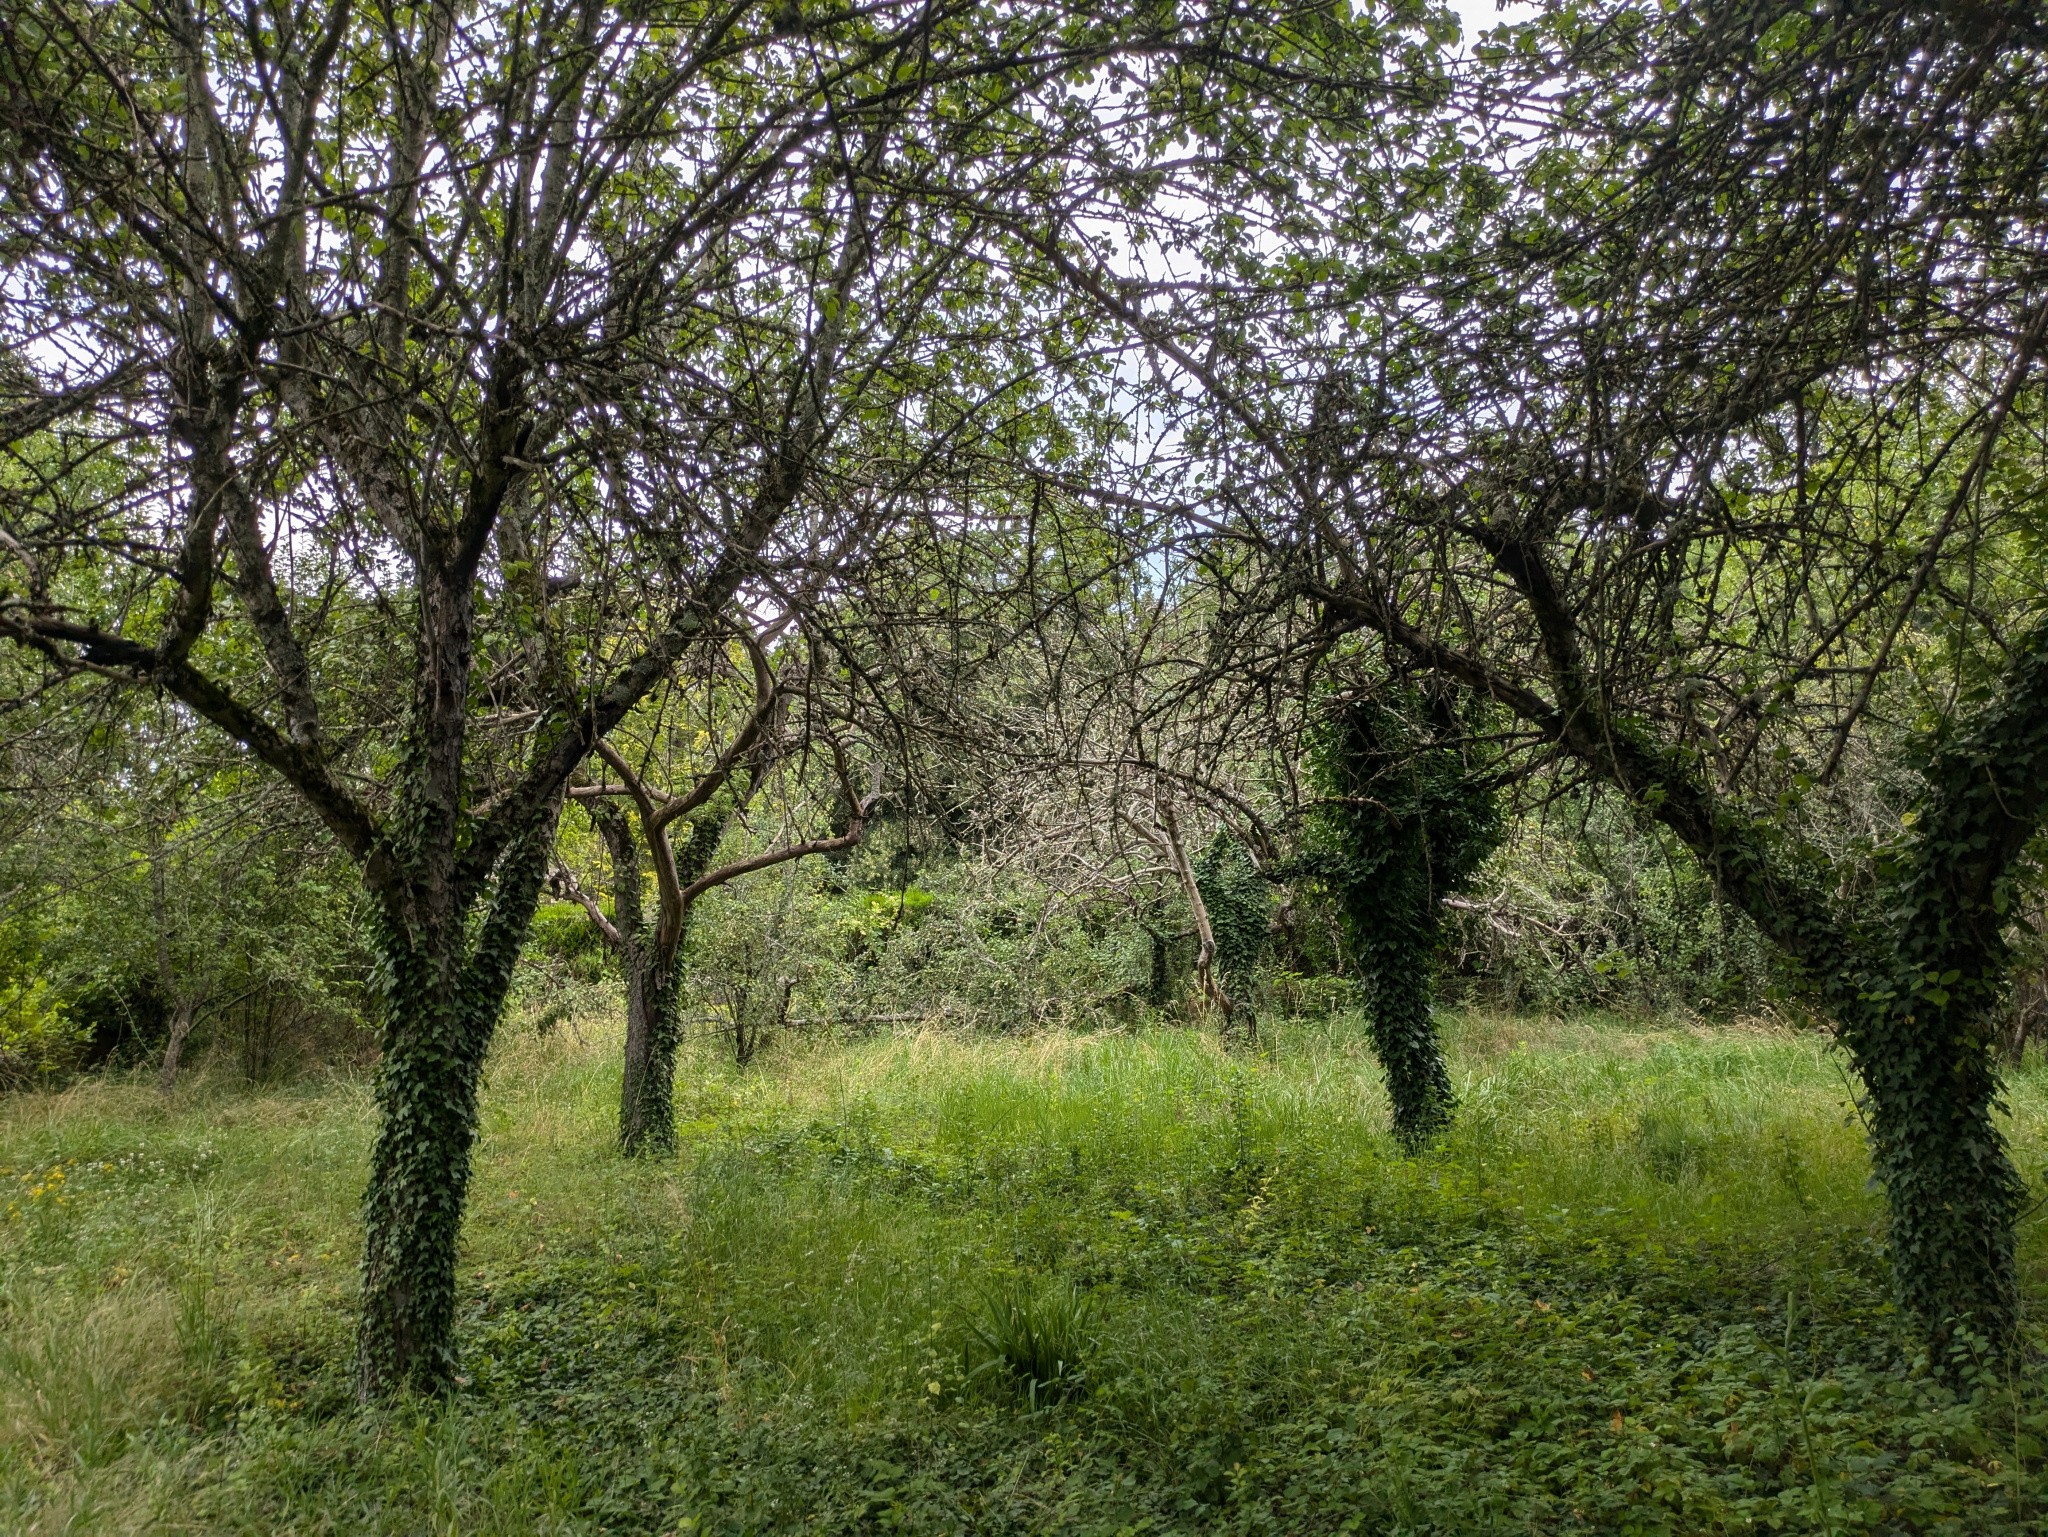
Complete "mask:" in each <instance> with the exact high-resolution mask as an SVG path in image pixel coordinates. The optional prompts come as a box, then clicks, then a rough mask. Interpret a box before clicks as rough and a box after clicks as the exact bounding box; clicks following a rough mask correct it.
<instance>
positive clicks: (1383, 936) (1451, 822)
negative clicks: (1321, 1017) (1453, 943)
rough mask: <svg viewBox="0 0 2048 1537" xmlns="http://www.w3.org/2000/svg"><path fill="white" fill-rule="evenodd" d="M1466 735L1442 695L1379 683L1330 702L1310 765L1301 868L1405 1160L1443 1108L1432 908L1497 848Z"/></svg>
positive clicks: (1497, 834)
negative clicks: (1316, 889) (1369, 1047)
mask: <svg viewBox="0 0 2048 1537" xmlns="http://www.w3.org/2000/svg"><path fill="white" fill-rule="evenodd" d="M1471 724H1472V722H1471V721H1468V720H1465V719H1461V718H1460V717H1459V715H1458V713H1457V711H1456V710H1455V708H1454V707H1453V705H1452V703H1451V701H1450V700H1449V698H1447V697H1446V696H1444V695H1441V694H1426V693H1424V692H1423V691H1422V690H1421V689H1419V688H1417V687H1415V686H1413V685H1412V684H1402V683H1397V684H1387V685H1384V686H1382V687H1381V688H1379V689H1377V690H1375V691H1373V692H1371V693H1366V694H1358V695H1352V696H1348V697H1333V698H1332V699H1331V700H1330V701H1329V702H1328V705H1327V708H1326V710H1325V713H1324V717H1323V720H1322V724H1321V726H1320V728H1319V732H1318V737H1317V740H1316V742H1315V743H1314V747H1313V750H1312V753H1311V769H1312V776H1313V782H1314V784H1315V786H1316V789H1317V790H1318V791H1319V792H1320V795H1321V799H1320V800H1319V801H1318V802H1317V803H1316V805H1315V806H1314V808H1313V809H1312V811H1311V813H1310V815H1309V817H1308V819H1307V822H1306V826H1305V828H1304V835H1303V849H1302V859H1301V864H1302V868H1303V870H1304V871H1305V872H1306V873H1307V874H1309V875H1311V876H1312V877H1314V878H1315V879H1316V880H1318V881H1319V882H1320V883H1321V884H1322V885H1323V886H1324V887H1325V889H1326V890H1327V891H1328V892H1329V893H1330V895H1331V897H1332V898H1333V899H1334V900H1335V902H1336V904H1337V907H1338V910H1339V911H1340V912H1341V913H1342V915H1343V920H1344V930H1345V938H1346V941H1347V945H1348V947H1349V949H1350V952H1351V957H1352V959H1353V961H1354V962H1355V964H1356V965H1357V967H1358V969H1359V971H1360V973H1361V974H1362V976H1363V979H1364V981H1365V984H1366V995H1367V1003H1368V1010H1369V1017H1370V1020H1371V1029H1372V1043H1373V1050H1374V1051H1375V1052H1376V1053H1377V1054H1378V1056H1379V1059H1380V1063H1381V1065H1382V1066H1383V1067H1384V1068H1385V1069H1386V1074H1387V1093H1388V1096H1389V1098H1390V1099H1391V1100H1392V1101H1393V1110H1394V1134H1395V1136H1396V1137H1397V1138H1398V1139H1399V1140H1400V1142H1401V1144H1402V1145H1403V1146H1404V1147H1406V1148H1409V1149H1410V1150H1413V1149H1417V1148H1420V1147H1421V1146H1422V1145H1423V1144H1425V1143H1426V1142H1428V1140H1429V1139H1430V1138H1431V1137H1433V1136H1434V1135H1436V1134H1437V1133H1438V1132H1439V1131H1441V1130H1442V1129H1443V1128H1444V1127H1445V1126H1446V1125H1448V1124H1449V1121H1450V1116H1451V1109H1452V1106H1453V1104H1454V1102H1455V1100H1454V1096H1453V1094H1452V1092H1451V1079H1450V1073H1449V1071H1448V1070H1447V1069H1446V1067H1445V1065H1444V1057H1443V1049H1442V1047H1441V1046H1440V1045H1439V1044H1438V1042H1437V1034H1436V1025H1435V1021H1434V1019H1433V1018H1432V1016H1431V995H1432V991H1433V989H1432V982H1431V972H1432V970H1433V967H1434V964H1435V958H1436V948H1437V940H1438V936H1439V932H1440V929H1441V915H1442V911H1443V899H1444V898H1445V897H1447V896H1450V895H1452V894H1453V893H1455V892H1458V891H1461V890H1463V889H1464V888H1465V886H1466V885H1467V883H1468V882H1470V880H1471V879H1472V877H1473V875H1474V874H1475V873H1476V872H1477V871H1478V869H1479V866H1480V865H1481V864H1482V863H1484V862H1485V860H1486V857H1487V856H1488V855H1489V854H1491V853H1492V852H1493V850H1494V849H1495V848H1496V847H1498V845H1499V843H1500V839H1501V836H1502V823H1501V813H1500V805H1499V798H1498V796H1497V794H1496V793H1495V791H1494V789H1493V788H1492V787H1491V785H1490V784H1489V783H1488V781H1487V779H1486V777H1485V767H1486V765H1485V764H1484V763H1483V762H1481V761H1479V760H1478V755H1477V754H1476V752H1475V750H1474V749H1473V747H1472V739H1473V733H1472V731H1471V729H1470V726H1471Z"/></svg>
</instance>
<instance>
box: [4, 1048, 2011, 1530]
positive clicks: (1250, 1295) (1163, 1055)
mask: <svg viewBox="0 0 2048 1537" xmlns="http://www.w3.org/2000/svg"><path fill="white" fill-rule="evenodd" d="M1455 1035H1456V1056H1455V1060H1456V1066H1457V1076H1458V1079H1459V1082H1460V1092H1461V1094H1462V1098H1463V1106H1462V1110H1461V1114H1460V1118H1459V1122H1458V1126H1457V1129H1456V1131H1455V1133H1454V1134H1453V1135H1452V1137H1451V1138H1450V1140H1449V1142H1448V1143H1447V1145H1446V1146H1445V1147H1444V1148H1443V1149H1442V1150H1441V1151H1440V1152H1439V1153H1436V1154H1434V1155H1432V1156H1429V1157H1426V1158H1423V1159H1419V1160H1407V1159H1402V1158H1400V1157H1399V1156H1397V1155H1396V1153H1395V1152H1394V1150H1393V1148H1392V1146H1391V1143H1390V1140H1389V1138H1388V1136H1387V1134H1386V1125H1385V1113H1384V1109H1383V1098H1382V1092H1381V1089H1380V1085H1379V1082H1378V1075H1377V1073H1376V1072H1375V1070H1374V1069H1373V1067H1372V1065H1371V1060H1370V1057H1369V1055H1368V1054H1367V1053H1366V1052H1365V1051H1364V1049H1363V1045H1362V1042H1361V1040H1360V1037H1359V1034H1358V1031H1357V1029H1356V1027H1355V1025H1351V1024H1347V1023H1345V1022H1342V1021H1339V1022H1336V1023H1331V1024H1327V1025H1307V1024H1301V1025H1289V1026H1282V1027H1281V1028H1280V1029H1279V1030H1278V1032H1277V1035H1276V1039H1275V1040H1274V1041H1273V1043H1272V1047H1271V1050H1270V1052H1269V1053H1267V1054H1266V1055H1264V1056H1262V1057H1260V1058H1258V1059H1247V1058H1243V1057H1232V1056H1229V1055H1226V1054H1225V1053H1223V1052H1221V1051H1220V1050H1218V1049H1217V1047H1216V1046H1215V1045H1214V1044H1213V1042H1211V1041H1210V1040H1208V1039H1206V1038H1203V1037H1201V1036H1198V1035H1195V1034H1192V1033H1188V1032H1176V1031H1165V1030H1161V1031H1155V1032H1142V1033H1134V1034H1108V1035H1096V1036H1078V1035H1063V1034H1049V1035H1043V1036H1038V1037H1033V1038H1026V1039H1012V1040H1002V1041H990V1040H987V1039H969V1038H963V1037H953V1036H945V1035H937V1034H908V1035H900V1036H894V1037H888V1038H883V1039H877V1040H873V1041H869V1042H865V1043H859V1044H853V1045H832V1046H827V1045H818V1046H815V1047H810V1048H802V1049H799V1048H790V1049H787V1050H785V1051H784V1052H783V1053H782V1054H781V1055H780V1056H771V1057H769V1058H765V1059H763V1060H762V1061H760V1062H757V1063H756V1064H755V1066H754V1067H753V1068H751V1069H749V1070H748V1072H746V1073H745V1074H744V1075H742V1074H737V1073H735V1072H734V1071H733V1070H731V1069H730V1068H728V1067H726V1066H725V1065H723V1064H722V1063H720V1062H718V1061H716V1060H714V1059H713V1058H711V1057H709V1056H708V1055H707V1056H705V1057H702V1058H700V1059H698V1060H695V1061H693V1062H691V1063H690V1064H688V1066H687V1068H686V1072H685V1088H684V1094H683V1110H682V1116H683V1121H684V1126H683V1137H684V1144H685V1153H684V1156H683V1157H682V1158H681V1159H680V1160H679V1161H678V1162H676V1163H674V1164H671V1165H659V1166H653V1167H647V1166H632V1165H626V1164H623V1163H621V1161H620V1160H619V1159H618V1158H617V1157H616V1155H615V1154H614V1153H613V1152H612V1150H611V1136H612V1108H613V1095H614V1089H615V1084H614V1064H615V1051H616V1043H615V1042H614V1041H613V1040H612V1039H611V1038H610V1037H609V1035H608V1034H606V1033H605V1032H603V1031H602V1030H600V1029H596V1028H594V1027H593V1023H592V1022H590V1021H584V1022H583V1023H582V1027H581V1034H580V1035H579V1034H576V1033H573V1032H563V1033H558V1034H556V1035H555V1036H553V1037H551V1038H549V1039H546V1040H541V1039H536V1038H534V1037H532V1036H530V1035H527V1036H517V1037H514V1036H508V1037H507V1039H506V1041H505V1042H504V1044H503V1046H502V1048H501V1050H500V1051H499V1053H498V1055H497V1058H496V1060H495V1061H494V1063H493V1066H492V1071H491V1080H490V1088H489V1093H488V1097H487V1105H486V1116H485V1131H484V1137H483V1142H482V1146H481V1149H480V1153H479V1158H478V1165H477V1173H476V1184H475V1189H474V1191H473V1197H472V1206H471V1212H472V1215H471V1219H470V1222H469V1226H468V1229H467V1251H466V1255H465V1261H464V1271H463V1283H464V1289H465V1290H464V1302H465V1314H464V1324H463V1334H462V1346H463V1351H464V1370H465V1372H466V1374H467V1381H466V1385H465V1387H464V1388H463V1390H462V1392H461V1393H460V1394H459V1395H458V1396H457V1397H456V1398H455V1399H454V1401H453V1402H451V1403H449V1404H447V1405H445V1406H442V1405H418V1404H414V1405H405V1406H400V1407H397V1408H393V1409H387V1410H382V1411H378V1412H374V1413H363V1412H360V1411H358V1410H357V1409H356V1408H355V1407H354V1406H353V1404H352V1403H351V1402H350V1399H349V1394H348V1354H349V1345H350V1332H349V1331H350V1307H351V1297H352V1292H353V1284H354V1283H353V1274H354V1260H355V1253H356V1244H357V1237H356V1231H355V1227H354V1216H355V1198H356V1195H357V1192H358V1189H359V1186H360V1182H361V1179H362V1170H363V1164H364V1157H365V1152H366V1149H367V1145H368V1139H369V1134H370V1129H371V1114H370V1106H369V1101H368V1095H367V1092H366V1090H365V1088H364V1086H363V1085H361V1084H359V1083H353V1082H347V1081H337V1082H333V1083H329V1084H324V1085H320V1086H317V1087H308V1088H305V1089H303V1090H300V1091H298V1092H293V1093H266V1094H251V1093H246V1092H238V1091H235V1090H232V1089H230V1088H227V1087H224V1086H215V1085H207V1084H203V1083H202V1084H199V1085H196V1086H194V1087H193V1088H191V1089H189V1090H187V1091H184V1092H182V1093H181V1094H180V1096H179V1097H178V1098H176V1099H175V1100H173V1101H172V1102H170V1103H169V1104H168V1105H165V1104H162V1103H160V1102H159V1101H158V1099H157V1097H156V1095H155V1094H154V1092H153V1091H152V1090H150V1089H148V1088H146V1087H144V1086H141V1085H120V1084H98V1085H86V1086H82V1087H79V1088H76V1089H73V1090H71V1091H69V1092H68V1093H65V1094H62V1095H58V1096H46V1097H18V1098H14V1099H11V1100H8V1101H6V1102H5V1104H4V1106H0V1167H4V1169H5V1171H6V1172H5V1173H4V1174H0V1192H4V1193H0V1208H4V1209H5V1211H6V1220H5V1223H4V1226H0V1530H4V1531H6V1532H9V1533H13V1532H21V1533H36V1532H60V1531H61V1532H92V1531H135V1532H152V1533H156V1532H185V1531H192V1532H199V1531H205V1532H214V1531H233V1532H251V1533H271V1532H358V1531H374V1532H391V1533H408V1534H410V1533H417V1532H464V1533H470V1532H480V1533H496V1532H504V1533H512V1532H593V1531H620V1532H647V1533H682V1532H692V1533H694V1532H712V1531H717V1532H769V1531H844V1532H855V1531H880V1530H903V1531H922V1532H958V1531H975V1532H1027V1531H1029V1532H1038V1531H1042V1532H1101V1533H1116V1532H1133V1533H1135V1532H1166V1531H1181V1532H1236V1531H1272V1532H1288V1533H1292V1532H1325V1531H1327V1532H1338V1531H1359V1532H1387V1533H1401V1532H1414V1533H1420V1532H1446V1533H1466V1532H1489V1531H1499V1532H1570V1531H1627V1532H1644V1533H1649V1532H1671V1533H1717V1532H1751V1531H1759V1530H1771V1531H1791V1532H1852V1531H1853V1532H1863V1531H1898V1532H1919V1531H1954V1532H1957V1533H1969V1534H1979V1533H1997V1532H2037V1531H2039V1530H2041V1529H2042V1518H2043V1511H2044V1509H2048V1478H2044V1477H2043V1476H2042V1450H2043V1447H2042V1442H2043V1437H2044V1434H2048V1394H2044V1392H2043V1389H2042V1386H2041V1382H2040V1376H2039V1373H2038V1371H2037V1370H2036V1368H2035V1366H2034V1365H2032V1364H2029V1365H2028V1366H2027V1367H2026V1368H2025V1369H2024V1370H2020V1371H2016V1372H2009V1371H2007V1370H2006V1369H2005V1366H2004V1363H1996V1362H1985V1363H1981V1365H1980V1366H1979V1367H1977V1368H1975V1370H1974V1386H1973V1388H1972V1390H1971V1391H1968V1392H1965V1393H1963V1394H1956V1393H1952V1392H1950V1391H1949V1390H1948V1389H1946V1388H1944V1387H1942V1386H1940V1385H1939V1382H1938V1380H1937V1378H1936V1377H1935V1376H1934V1375H1933V1374H1931V1373H1930V1372H1929V1371H1928V1370H1927V1364H1926V1363H1925V1362H1924V1361H1920V1360H1918V1359H1916V1357H1915V1355H1914V1351H1913V1348H1912V1346H1911V1344H1910V1341H1909V1340H1907V1339H1906V1338H1905V1336H1903V1334H1902V1333H1901V1331H1900V1330H1899V1329H1898V1327H1897V1320H1896V1319H1895V1318H1894V1317H1893V1315H1892V1312H1891V1309H1890V1306H1889V1303H1888V1300H1887V1291H1886V1279H1885V1273H1884V1260H1883V1250H1882V1245H1881V1216H1882V1209H1881V1205H1880V1203H1879V1201H1878V1199H1877V1197H1876V1196H1875V1195H1874V1194H1873V1193H1872V1192H1871V1191H1870V1190H1869V1189H1868V1188H1867V1175H1868V1161H1867V1159H1866V1157H1865V1156H1864V1153H1863V1148H1862V1134H1861V1128H1860V1127H1859V1126H1858V1125H1857V1124H1856V1115H1855V1111H1854V1108H1853V1105H1852V1103H1851V1100H1850V1096H1849V1094H1848V1092H1847V1086H1846V1083H1845V1081H1844V1079H1843V1077H1842V1076H1841V1073H1840V1070H1839V1068H1838V1066H1837V1064H1836V1059H1835V1058H1834V1057H1833V1056H1831V1055H1830V1054H1829V1053H1828V1052H1827V1051H1826V1050H1825V1049H1824V1048H1823V1046H1822V1045H1821V1043H1820V1042H1819V1041H1818V1040H1816V1039H1815V1038H1813V1037H1810V1036H1804V1035H1797V1034H1792V1033H1787V1032H1781V1031H1771V1030H1763V1029H1757V1030H1732V1029H1724V1030H1704V1029H1683V1028H1675V1027H1674V1028H1648V1027H1644V1026H1641V1025H1630V1024H1628V1023H1626V1022H1623V1021H1618V1020H1607V1021H1599V1020H1581V1021H1575V1022H1569V1023H1563V1024H1559V1023H1544V1022H1539V1021H1530V1020H1520V1019H1505V1018H1491V1017H1480V1016H1475V1017H1472V1018H1468V1019H1465V1020H1462V1021H1460V1022H1458V1024H1457V1026H1456V1030H1455ZM2011 1099H2012V1111H2013V1121H2012V1129H2013V1134H2014V1138H2015V1141H2016V1144H2017V1146H2018V1148H2019V1152H2020V1156H2021V1162H2022V1165H2023V1167H2025V1168H2027V1169H2028V1170H2029V1171H2032V1170H2035V1169H2037V1168H2038V1167H2039V1166H2040V1164H2041V1162H2042V1159H2043V1146H2042V1144H2043V1141H2044V1138H2048V1075H2044V1074H2043V1073H2042V1072H2041V1071H2040V1070H2039V1069H2038V1068H2029V1069H2028V1070H2027V1071H2025V1072H2023V1073H2021V1074H2019V1075H2017V1076H2016V1078H2015V1080H2014V1082H2013V1084H2012V1091H2011ZM2023 1259H2024V1265H2025V1272H2026V1282H2027V1287H2028V1293H2029V1297H2030V1300H2031V1302H2032V1304H2033V1307H2034V1309H2035V1312H2036V1313H2037V1314H2039V1313H2040V1312H2041V1311H2042V1309H2043V1304H2044V1303H2048V1243H2044V1240H2043V1237H2042V1234H2041V1232H2040V1224H2039V1221H2038V1220H2033V1219H2030V1220H2029V1222H2028V1224H2027V1225H2026V1229H2025V1232H2024V1235H2023ZM1019 1308H1021V1309H1023V1310H1024V1316H1023V1317H1022V1318H1021V1319H1020V1318H1019V1317H1018V1316H1017V1314H1016V1311H1015V1310H1016V1309H1019ZM1006 1331H1007V1332H1006ZM2030 1335H2031V1339H2030V1343H2031V1345H2032V1346H2033V1348H2034V1349H2035V1350H2036V1351H2038V1350H2039V1348H2040V1346H2041V1345H2042V1344H2043V1343H2044V1337H2048V1331H2044V1330H2043V1329H2042V1328H2041V1327H2040V1325H2039V1323H2038V1321H2037V1322H2036V1323H2035V1324H2034V1325H2033V1326H2031V1329H2030ZM1039 1355H1043V1356H1044V1357H1045V1359H1044V1360H1043V1361H1041V1360H1039V1359H1038V1357H1039ZM1070 1356H1078V1357H1079V1358H1080V1359H1079V1360H1078V1362H1074V1361H1069V1360H1068V1358H1069V1357H1070ZM2036 1359H2038V1357H2037V1358H2036ZM1055 1360H1056V1361H1057V1363H1058V1364H1057V1366H1056V1367H1052V1366H1048V1365H1047V1363H1048V1362H1053V1361H1055ZM992 1362H1001V1363H1007V1364H1006V1365H1005V1366H1004V1367H1003V1369H991V1363H992Z"/></svg>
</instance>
